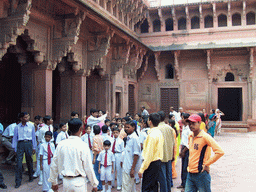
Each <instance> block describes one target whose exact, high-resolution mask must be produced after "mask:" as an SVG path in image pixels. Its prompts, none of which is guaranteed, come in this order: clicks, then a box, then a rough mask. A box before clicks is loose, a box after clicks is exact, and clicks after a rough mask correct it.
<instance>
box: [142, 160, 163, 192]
mask: <svg viewBox="0 0 256 192" xmlns="http://www.w3.org/2000/svg"><path fill="white" fill-rule="evenodd" d="M160 169H161V161H160V160H158V161H153V162H151V163H150V165H149V167H148V168H147V169H146V170H145V171H144V173H143V178H142V189H141V191H142V192H157V191H158V176H159V171H160Z"/></svg>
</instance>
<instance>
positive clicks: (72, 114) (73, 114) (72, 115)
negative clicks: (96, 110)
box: [71, 111, 79, 117]
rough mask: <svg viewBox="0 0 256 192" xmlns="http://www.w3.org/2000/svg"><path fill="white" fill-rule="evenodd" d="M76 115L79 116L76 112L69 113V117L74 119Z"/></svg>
mask: <svg viewBox="0 0 256 192" xmlns="http://www.w3.org/2000/svg"><path fill="white" fill-rule="evenodd" d="M76 115H78V116H79V113H77V112H75V111H72V112H71V117H75V116H76Z"/></svg>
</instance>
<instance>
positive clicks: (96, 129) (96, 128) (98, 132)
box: [93, 125, 100, 135]
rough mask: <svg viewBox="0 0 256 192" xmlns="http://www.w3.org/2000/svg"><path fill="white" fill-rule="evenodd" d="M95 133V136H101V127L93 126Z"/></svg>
mask: <svg viewBox="0 0 256 192" xmlns="http://www.w3.org/2000/svg"><path fill="white" fill-rule="evenodd" d="M93 133H94V134H95V135H98V134H100V126H99V125H94V126H93Z"/></svg>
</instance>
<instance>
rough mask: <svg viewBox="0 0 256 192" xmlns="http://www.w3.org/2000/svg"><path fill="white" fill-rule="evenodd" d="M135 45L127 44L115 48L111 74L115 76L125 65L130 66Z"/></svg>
mask: <svg viewBox="0 0 256 192" xmlns="http://www.w3.org/2000/svg"><path fill="white" fill-rule="evenodd" d="M132 46H133V44H131V43H130V42H127V43H126V44H124V45H121V46H115V47H113V49H112V51H113V57H112V60H111V73H112V74H115V73H116V72H117V71H119V70H120V69H121V68H122V67H123V66H124V65H127V64H128V61H129V57H130V50H131V47H132Z"/></svg>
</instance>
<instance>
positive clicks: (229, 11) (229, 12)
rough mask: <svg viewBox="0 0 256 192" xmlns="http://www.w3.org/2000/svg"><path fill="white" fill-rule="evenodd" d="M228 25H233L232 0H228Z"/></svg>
mask: <svg viewBox="0 0 256 192" xmlns="http://www.w3.org/2000/svg"><path fill="white" fill-rule="evenodd" d="M227 26H228V27H231V26H232V16H231V2H228V18H227Z"/></svg>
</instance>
